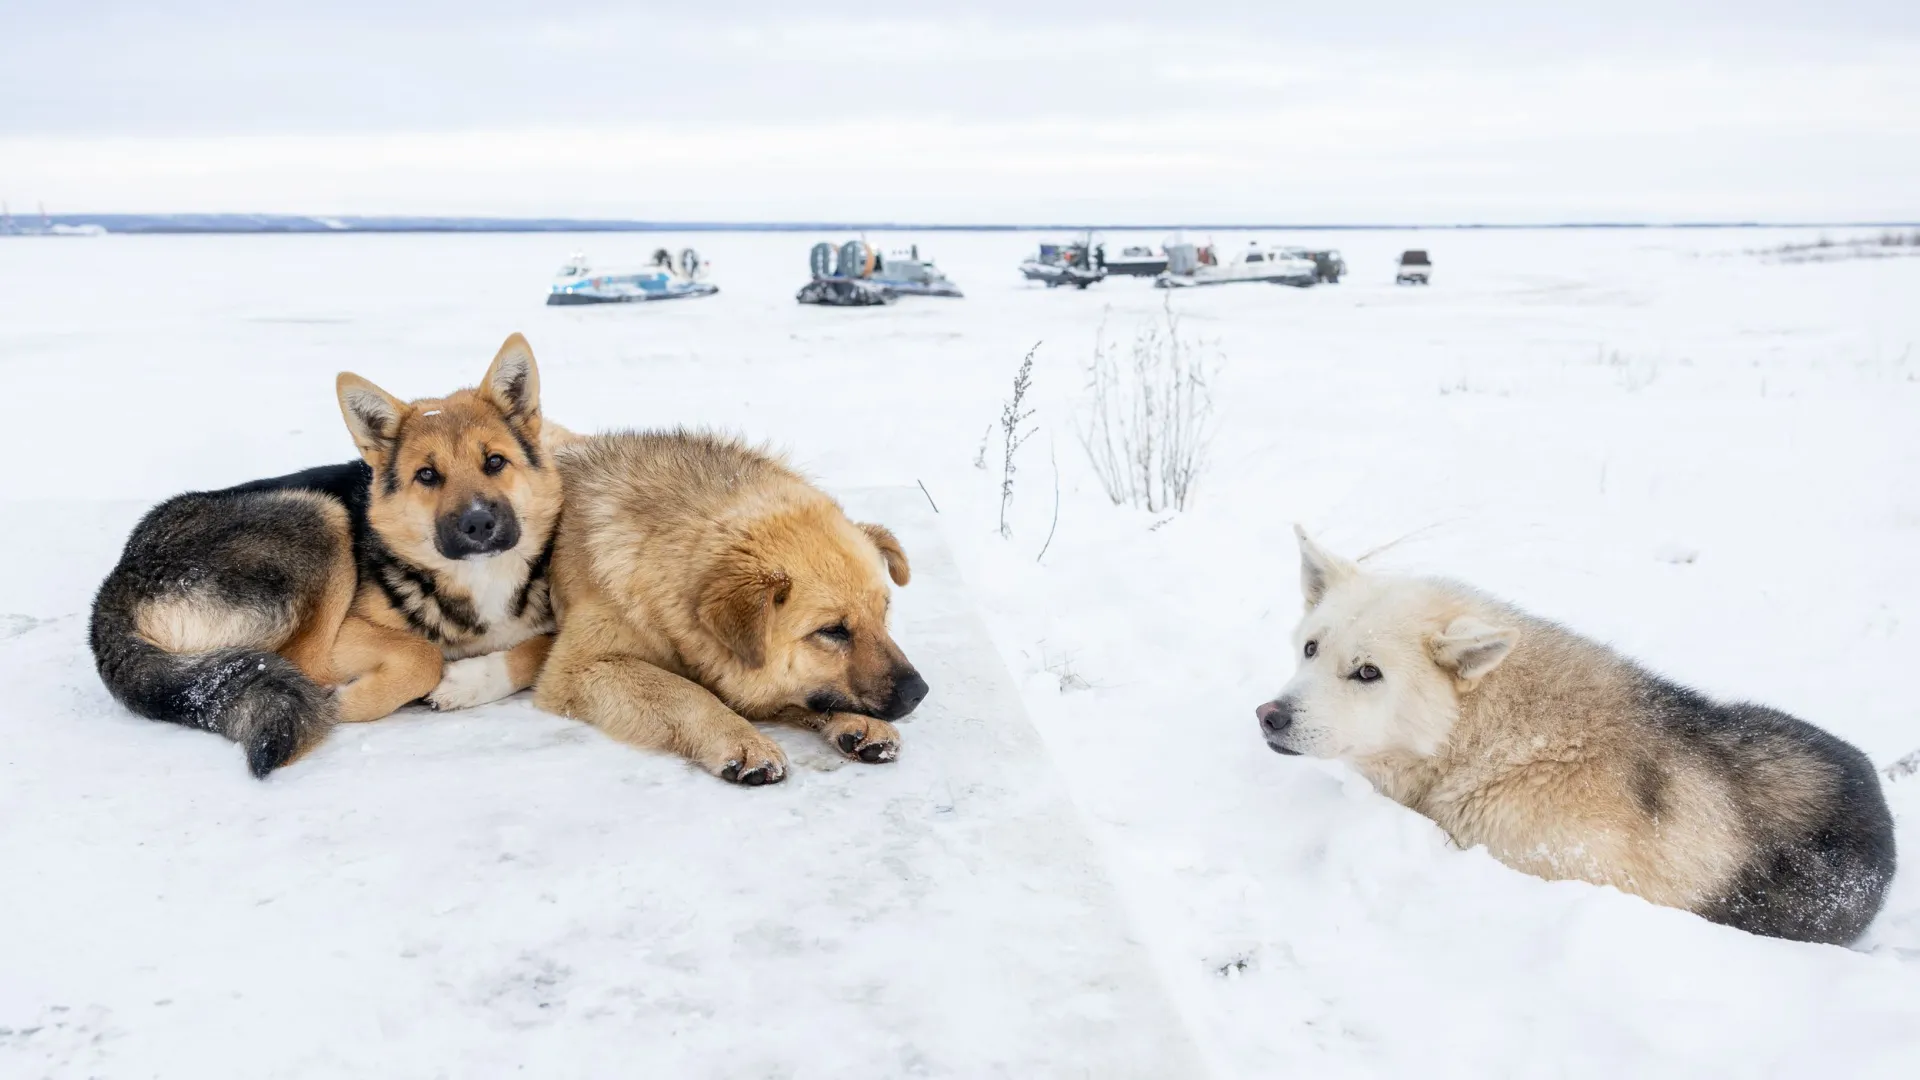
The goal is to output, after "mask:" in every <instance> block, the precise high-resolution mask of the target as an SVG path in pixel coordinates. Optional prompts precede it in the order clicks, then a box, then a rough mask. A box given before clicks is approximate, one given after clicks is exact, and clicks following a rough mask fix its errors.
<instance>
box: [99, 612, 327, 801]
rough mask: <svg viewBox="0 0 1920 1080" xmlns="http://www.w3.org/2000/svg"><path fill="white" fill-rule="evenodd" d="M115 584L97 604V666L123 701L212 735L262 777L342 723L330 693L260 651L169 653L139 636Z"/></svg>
mask: <svg viewBox="0 0 1920 1080" xmlns="http://www.w3.org/2000/svg"><path fill="white" fill-rule="evenodd" d="M114 593H115V590H113V589H112V582H111V581H109V583H108V586H107V587H105V588H102V589H101V592H100V596H99V598H98V599H97V600H95V602H94V609H93V622H92V625H91V627H90V637H91V640H92V645H93V660H94V666H95V667H96V668H98V669H99V672H100V678H101V680H102V681H104V682H105V683H106V684H107V689H108V690H109V691H111V692H112V693H113V696H114V697H115V698H117V699H118V700H119V701H120V703H121V704H123V705H125V706H126V707H127V708H129V709H131V710H133V711H134V712H136V713H139V714H140V715H141V716H144V717H147V718H148V719H150V720H164V721H166V722H167V723H170V724H180V725H183V726H186V727H194V728H201V729H203V730H206V731H216V732H219V733H220V734H222V735H225V736H226V737H227V738H229V739H232V740H233V741H234V742H237V743H239V744H240V745H241V747H242V748H244V749H245V750H246V753H247V768H248V769H250V770H252V772H253V775H255V776H259V777H264V776H266V775H267V774H268V773H270V772H272V771H273V770H275V769H277V768H279V767H280V766H282V765H285V764H286V763H287V762H288V761H291V760H292V759H293V757H294V755H296V754H298V753H300V752H301V751H303V750H305V749H307V748H308V747H310V746H312V745H314V744H315V743H317V742H319V741H320V740H321V739H322V738H324V737H325V736H326V734H327V732H328V731H329V730H331V729H332V728H333V725H334V724H336V723H338V722H339V717H340V713H339V706H338V704H337V703H336V702H335V699H334V696H333V694H332V692H331V691H329V690H328V689H327V688H326V687H323V686H321V685H320V684H319V683H316V682H314V681H313V680H312V679H309V678H307V676H306V675H305V674H303V673H302V672H301V671H300V669H299V668H297V667H295V666H294V665H293V664H292V663H291V662H290V661H288V660H287V659H286V658H285V657H283V656H280V655H279V654H277V653H272V652H268V651H267V650H265V649H216V650H213V651H211V652H199V653H173V652H168V651H167V650H165V649H162V648H160V647H159V646H158V645H155V644H153V643H152V642H151V641H148V640H147V639H145V638H143V637H141V636H140V634H139V633H138V632H137V630H136V629H135V624H134V617H133V612H132V610H131V606H132V605H131V604H129V603H126V602H124V598H122V597H119V596H116V595H114Z"/></svg>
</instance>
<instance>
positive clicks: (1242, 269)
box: [1153, 241, 1320, 289]
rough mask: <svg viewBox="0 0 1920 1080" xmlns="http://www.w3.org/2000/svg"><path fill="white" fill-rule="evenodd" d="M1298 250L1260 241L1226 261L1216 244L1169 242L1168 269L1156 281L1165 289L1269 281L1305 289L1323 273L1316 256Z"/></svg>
mask: <svg viewBox="0 0 1920 1080" xmlns="http://www.w3.org/2000/svg"><path fill="white" fill-rule="evenodd" d="M1297 250H1298V249H1294V250H1291V251H1290V250H1289V249H1286V248H1276V247H1269V246H1266V245H1263V244H1260V243H1258V242H1257V241H1256V242H1254V243H1251V244H1248V245H1247V248H1246V250H1244V251H1242V252H1240V254H1238V255H1236V256H1234V257H1233V258H1232V259H1230V260H1228V261H1227V262H1224V263H1223V262H1221V261H1220V259H1219V256H1218V254H1217V253H1216V252H1215V251H1214V248H1213V245H1212V244H1200V245H1195V244H1189V243H1174V244H1168V245H1167V268H1166V270H1165V271H1164V272H1162V273H1161V274H1160V275H1159V276H1157V277H1155V278H1154V279H1153V283H1154V285H1155V286H1156V287H1158V288H1162V289H1187V288H1193V287H1195V286H1199V285H1228V284H1232V283H1235V282H1243V281H1265V282H1271V283H1273V284H1276V285H1292V286H1294V287H1296V288H1302V289H1304V288H1306V287H1307V286H1309V285H1312V284H1314V283H1315V282H1317V281H1319V280H1320V272H1319V269H1318V267H1316V266H1315V265H1314V262H1313V260H1312V259H1308V258H1305V257H1303V256H1301V255H1299V254H1296V253H1295V251H1297Z"/></svg>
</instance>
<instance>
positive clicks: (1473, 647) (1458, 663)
mask: <svg viewBox="0 0 1920 1080" xmlns="http://www.w3.org/2000/svg"><path fill="white" fill-rule="evenodd" d="M1519 640H1520V635H1519V633H1518V632H1517V631H1515V630H1514V629H1513V628H1511V627H1507V626H1495V625H1493V624H1492V623H1489V622H1484V621H1482V620H1480V619H1476V618H1474V617H1473V616H1471V615H1462V616H1460V617H1459V618H1457V619H1455V620H1453V621H1452V622H1450V623H1448V624H1447V628H1446V629H1445V630H1442V631H1440V633H1438V634H1436V635H1434V638H1433V640H1432V641H1431V642H1429V643H1428V648H1429V649H1430V650H1431V651H1432V653H1433V662H1434V663H1436V664H1438V665H1440V667H1441V669H1442V670H1445V671H1448V672H1451V673H1452V674H1453V677H1454V679H1455V680H1456V681H1457V682H1458V683H1459V685H1460V689H1462V690H1471V689H1473V687H1474V685H1475V684H1477V683H1478V682H1479V681H1480V680H1481V679H1484V678H1486V677H1487V674H1488V673H1489V672H1491V671H1492V670H1493V669H1494V668H1497V667H1499V666H1500V663H1501V661H1503V660H1505V659H1506V658H1507V656H1508V654H1510V653H1512V652H1513V646H1514V643H1515V642H1517V641H1519Z"/></svg>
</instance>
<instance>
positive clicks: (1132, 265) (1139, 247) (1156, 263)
mask: <svg viewBox="0 0 1920 1080" xmlns="http://www.w3.org/2000/svg"><path fill="white" fill-rule="evenodd" d="M1104 262H1105V265H1106V268H1107V273H1109V274H1113V275H1115V276H1118V277H1153V276H1154V275H1156V274H1159V273H1160V272H1161V271H1163V270H1165V269H1166V268H1167V253H1166V252H1164V251H1158V250H1155V249H1154V248H1152V247H1151V246H1149V245H1146V244H1129V245H1127V246H1126V247H1123V248H1121V249H1120V253H1119V254H1118V255H1114V254H1108V255H1107V256H1106V258H1105V260H1104Z"/></svg>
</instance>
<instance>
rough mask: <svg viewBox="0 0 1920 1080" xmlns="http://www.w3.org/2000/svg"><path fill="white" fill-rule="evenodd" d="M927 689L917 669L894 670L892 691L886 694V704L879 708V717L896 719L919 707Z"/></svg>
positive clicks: (925, 696) (925, 681)
mask: <svg viewBox="0 0 1920 1080" xmlns="http://www.w3.org/2000/svg"><path fill="white" fill-rule="evenodd" d="M929 689H930V688H929V687H928V686H927V680H925V679H923V678H921V677H920V673H919V672H918V671H915V670H913V669H912V668H907V669H906V670H905V671H900V672H895V673H894V676H893V693H892V694H889V695H888V696H887V704H886V706H885V707H884V708H883V709H881V710H880V719H882V720H898V719H900V718H901V717H903V716H905V715H907V714H908V713H910V712H912V711H913V710H915V709H917V708H919V707H920V703H921V702H922V701H925V700H926V699H927V691H928V690H929Z"/></svg>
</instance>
